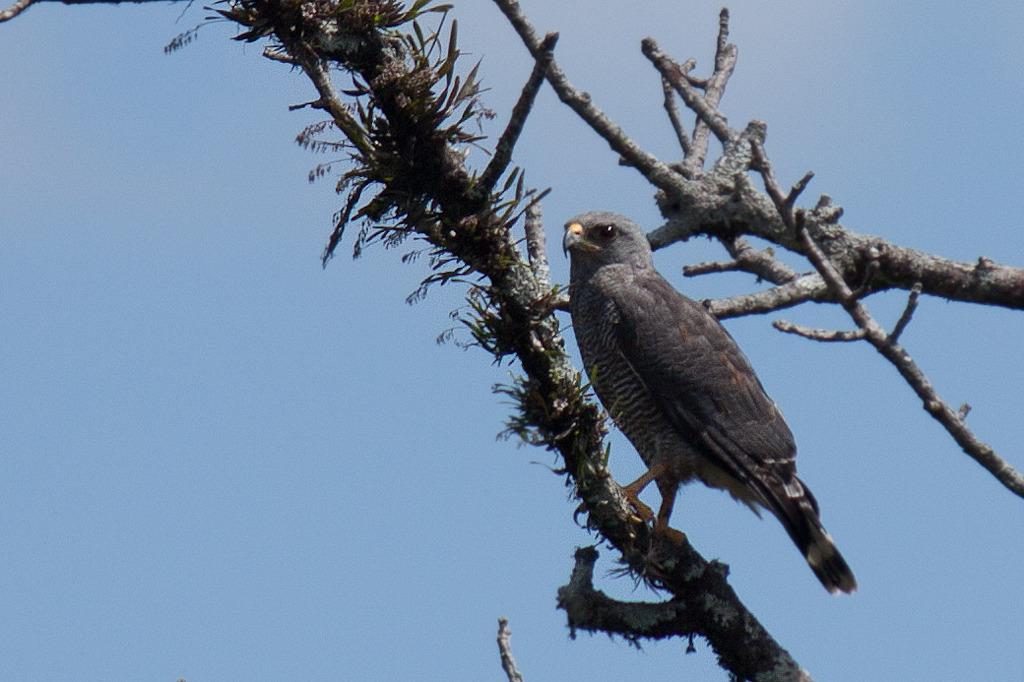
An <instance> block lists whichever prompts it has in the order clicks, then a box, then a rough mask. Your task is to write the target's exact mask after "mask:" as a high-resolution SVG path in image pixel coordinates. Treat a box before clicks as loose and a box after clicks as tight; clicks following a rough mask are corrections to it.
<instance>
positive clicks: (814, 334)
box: [772, 320, 865, 341]
mask: <svg viewBox="0 0 1024 682" xmlns="http://www.w3.org/2000/svg"><path fill="white" fill-rule="evenodd" d="M772 326H773V327H775V328H776V329H778V330H779V331H780V332H786V333H787V334H796V335H797V336H802V337H804V338H806V339H811V340H813V341H861V340H862V339H863V338H864V335H865V332H864V330H863V329H854V330H852V331H838V330H832V329H815V328H812V327H803V326H801V325H798V324H793V323H792V322H787V321H786V320H775V321H774V322H772Z"/></svg>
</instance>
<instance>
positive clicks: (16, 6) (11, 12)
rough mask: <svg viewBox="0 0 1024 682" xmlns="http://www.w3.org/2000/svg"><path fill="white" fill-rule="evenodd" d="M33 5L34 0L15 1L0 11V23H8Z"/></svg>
mask: <svg viewBox="0 0 1024 682" xmlns="http://www.w3.org/2000/svg"><path fill="white" fill-rule="evenodd" d="M34 4H35V0H17V2H15V3H13V4H11V5H10V6H8V7H5V8H4V9H2V10H0V23H3V22H5V21H10V20H11V19H13V18H14V17H16V16H18V15H19V14H21V13H22V12H24V11H25V10H27V9H28V8H29V7H31V6H32V5H34Z"/></svg>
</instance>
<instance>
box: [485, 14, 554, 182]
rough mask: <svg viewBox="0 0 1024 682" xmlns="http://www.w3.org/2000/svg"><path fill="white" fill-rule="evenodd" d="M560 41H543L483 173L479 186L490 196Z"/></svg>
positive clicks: (508, 159) (550, 37)
mask: <svg viewBox="0 0 1024 682" xmlns="http://www.w3.org/2000/svg"><path fill="white" fill-rule="evenodd" d="M557 42H558V34H557V33H548V34H547V35H546V36H544V40H543V41H541V44H540V47H539V49H538V55H539V56H537V57H536V61H535V62H534V65H533V71H532V72H531V73H530V77H529V79H527V81H526V85H524V86H523V91H522V92H521V93H520V95H519V100H518V101H517V102H516V104H515V106H514V107H512V115H511V116H510V117H509V120H508V125H507V126H506V127H505V130H504V132H502V134H501V137H499V138H498V143H497V144H496V145H495V147H494V156H492V157H491V161H490V163H488V164H487V168H486V169H484V172H483V174H482V175H481V176H480V181H479V184H478V185H477V187H478V188H479V190H480V191H482V192H487V193H490V191H491V190H493V189H494V186H495V185H496V184H497V182H498V179H499V178H501V176H502V175H503V174H504V173H505V169H506V168H508V164H509V162H510V161H511V160H512V150H513V149H514V148H515V146H516V142H517V141H518V140H519V135H520V134H521V133H522V132H523V126H524V125H526V119H527V117H528V116H529V115H530V111H531V110H532V109H533V103H534V101H535V100H536V99H537V93H538V92H539V91H540V86H541V85H543V84H544V76H545V74H547V71H548V68H550V66H551V62H552V60H553V59H554V55H555V43H557Z"/></svg>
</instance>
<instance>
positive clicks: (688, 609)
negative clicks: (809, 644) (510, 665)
mask: <svg viewBox="0 0 1024 682" xmlns="http://www.w3.org/2000/svg"><path fill="white" fill-rule="evenodd" d="M597 557H598V553H597V550H596V549H595V548H594V547H581V548H579V549H577V550H576V565H575V566H574V567H573V570H572V574H571V576H570V578H569V583H568V584H567V585H564V586H563V587H560V588H559V589H558V608H560V609H563V610H564V611H565V612H566V615H567V616H568V619H569V631H570V635H571V636H572V637H575V636H576V631H577V630H585V631H587V632H606V633H609V634H617V635H621V636H622V637H625V638H626V639H627V640H629V641H631V642H636V641H638V640H640V639H664V638H666V637H692V636H693V635H705V634H706V628H707V626H708V624H707V623H706V622H705V620H704V618H703V612H704V608H703V607H707V606H711V605H713V604H714V605H717V607H720V609H721V610H719V611H718V622H717V624H716V625H717V627H720V628H721V629H722V632H721V633H717V636H715V637H714V638H713V639H711V638H709V641H711V642H712V647H714V646H715V644H714V643H715V642H721V641H729V640H730V638H732V639H733V641H755V642H756V644H755V645H754V646H758V647H760V648H758V649H756V650H754V651H751V650H747V651H743V652H742V653H743V654H746V655H748V656H749V658H751V659H756V660H758V666H757V668H756V669H755V670H751V669H749V668H747V667H745V662H744V661H741V660H737V659H736V658H735V655H736V654H737V653H741V652H740V651H738V648H737V647H729V649H727V650H722V649H718V648H715V651H716V652H717V653H718V655H719V657H720V659H721V663H722V666H723V667H725V668H727V669H729V670H732V671H733V672H734V673H735V674H736V675H737V676H739V677H740V678H741V679H749V680H765V681H768V680H787V681H794V682H795V681H799V682H810V681H811V677H810V675H809V674H808V673H807V671H805V670H803V669H801V668H800V666H799V665H797V663H796V661H794V660H793V658H792V657H791V656H790V655H789V653H788V652H787V651H786V650H785V649H783V648H782V647H780V646H778V644H776V643H775V642H774V640H771V638H770V637H768V636H767V633H765V632H764V631H763V629H762V628H761V625H760V623H758V622H756V621H752V620H749V618H750V616H749V613H746V612H745V611H744V612H736V611H734V610H733V609H732V606H731V604H732V603H734V602H735V595H734V593H733V592H732V589H731V588H729V587H728V585H727V584H726V583H725V580H724V578H725V575H726V574H727V573H728V567H726V566H725V565H723V564H718V563H715V562H712V563H710V564H707V566H706V575H705V577H707V578H711V576H720V578H721V579H720V580H717V579H713V580H708V581H707V582H702V583H701V586H700V589H699V590H694V591H685V592H683V593H677V594H676V596H674V597H673V598H672V599H671V600H669V601H665V602H622V601H618V600H615V599H611V598H610V597H608V596H607V595H606V594H604V593H603V592H601V591H598V590H595V589H594V583H593V574H594V566H595V564H596V562H597ZM711 583H714V585H713V586H712V585H711ZM719 599H722V601H718V600H719ZM696 604H700V606H696ZM748 628H749V630H748ZM752 635H757V637H756V638H754V639H753V640H752V639H751V636H752Z"/></svg>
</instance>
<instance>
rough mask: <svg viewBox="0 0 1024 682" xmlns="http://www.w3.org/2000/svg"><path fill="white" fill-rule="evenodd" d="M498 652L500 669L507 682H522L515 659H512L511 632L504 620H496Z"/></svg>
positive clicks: (506, 621)
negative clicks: (499, 654)
mask: <svg viewBox="0 0 1024 682" xmlns="http://www.w3.org/2000/svg"><path fill="white" fill-rule="evenodd" d="M498 651H499V652H501V667H502V668H503V669H504V670H505V674H506V675H507V676H508V682H523V676H522V674H521V673H520V672H519V668H517V667H516V659H515V658H513V657H512V631H511V630H509V629H508V619H506V618H499V619H498Z"/></svg>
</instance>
